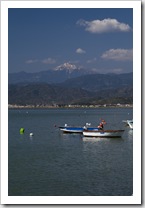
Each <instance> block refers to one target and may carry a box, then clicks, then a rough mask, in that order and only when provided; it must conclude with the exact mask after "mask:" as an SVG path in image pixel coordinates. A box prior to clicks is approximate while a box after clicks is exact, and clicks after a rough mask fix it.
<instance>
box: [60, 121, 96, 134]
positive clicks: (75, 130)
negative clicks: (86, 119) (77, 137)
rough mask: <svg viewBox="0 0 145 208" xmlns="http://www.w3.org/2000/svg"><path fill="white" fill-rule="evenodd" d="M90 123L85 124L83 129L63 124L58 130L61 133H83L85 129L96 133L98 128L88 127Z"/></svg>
mask: <svg viewBox="0 0 145 208" xmlns="http://www.w3.org/2000/svg"><path fill="white" fill-rule="evenodd" d="M90 125H91V124H90V123H86V125H85V126H83V127H78V126H68V125H67V124H65V125H64V126H60V127H59V129H60V130H61V131H63V132H64V133H83V131H84V130H85V129H87V130H95V131H98V130H99V128H98V127H90Z"/></svg>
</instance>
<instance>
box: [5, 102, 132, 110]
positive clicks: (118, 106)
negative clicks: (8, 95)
mask: <svg viewBox="0 0 145 208" xmlns="http://www.w3.org/2000/svg"><path fill="white" fill-rule="evenodd" d="M62 108H69V109H73V108H75V109H77V108H133V104H119V103H118V104H104V105H54V106H53V105H16V104H15V105H11V104H8V109H62Z"/></svg>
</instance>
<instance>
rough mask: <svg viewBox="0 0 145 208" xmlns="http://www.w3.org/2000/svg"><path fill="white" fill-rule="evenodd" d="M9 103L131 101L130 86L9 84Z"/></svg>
mask: <svg viewBox="0 0 145 208" xmlns="http://www.w3.org/2000/svg"><path fill="white" fill-rule="evenodd" d="M8 99H9V104H12V105H13V104H17V105H64V104H65V105H66V104H104V103H108V104H109V103H111V104H116V103H118V102H119V103H122V104H126V103H130V104H131V103H132V101H133V93H132V88H131V87H130V88H121V89H113V90H101V91H98V92H89V91H87V90H83V89H81V88H64V87H58V86H53V85H49V84H28V85H9V91H8Z"/></svg>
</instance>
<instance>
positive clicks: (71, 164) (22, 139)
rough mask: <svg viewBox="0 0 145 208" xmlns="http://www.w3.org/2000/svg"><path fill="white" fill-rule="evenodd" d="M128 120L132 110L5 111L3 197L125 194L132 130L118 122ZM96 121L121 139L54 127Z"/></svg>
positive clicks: (129, 190) (128, 185)
mask: <svg viewBox="0 0 145 208" xmlns="http://www.w3.org/2000/svg"><path fill="white" fill-rule="evenodd" d="M132 118H133V109H132V108H107V107H106V108H77V109H76V108H74V109H70V108H54V109H51V108H50V109H9V110H8V195H9V196H131V195H132V194H133V130H131V129H130V128H129V127H128V126H126V124H125V123H124V122H122V121H123V120H127V119H132ZM101 119H104V120H105V121H106V125H105V127H104V128H105V129H124V130H125V131H124V134H123V136H122V137H121V138H90V139H89V138H87V137H83V135H82V134H64V133H62V132H61V131H60V129H59V126H63V125H65V124H67V125H73V126H84V125H85V124H86V123H91V125H92V126H98V124H99V122H100V121H101ZM20 128H24V129H25V131H24V134H20ZM30 133H33V136H30Z"/></svg>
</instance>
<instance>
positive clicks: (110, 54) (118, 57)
mask: <svg viewBox="0 0 145 208" xmlns="http://www.w3.org/2000/svg"><path fill="white" fill-rule="evenodd" d="M101 58H103V59H111V60H115V61H132V59H133V50H132V49H130V50H127V49H110V50H108V51H105V52H104V53H103V54H102V56H101Z"/></svg>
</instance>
